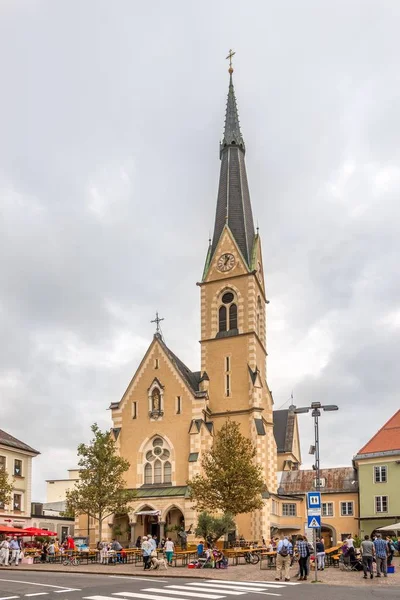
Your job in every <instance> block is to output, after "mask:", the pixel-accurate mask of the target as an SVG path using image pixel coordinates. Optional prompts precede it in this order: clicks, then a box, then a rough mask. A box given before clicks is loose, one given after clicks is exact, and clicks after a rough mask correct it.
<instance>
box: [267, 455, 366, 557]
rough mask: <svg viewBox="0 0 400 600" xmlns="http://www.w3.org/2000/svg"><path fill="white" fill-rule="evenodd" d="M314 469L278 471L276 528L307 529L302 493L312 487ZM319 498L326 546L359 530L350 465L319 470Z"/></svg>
mask: <svg viewBox="0 0 400 600" xmlns="http://www.w3.org/2000/svg"><path fill="white" fill-rule="evenodd" d="M315 486H316V477H315V471H313V470H304V471H285V472H283V473H282V474H281V480H280V485H279V489H278V496H277V497H276V498H275V500H274V507H273V513H274V515H275V516H276V528H277V529H276V530H277V531H279V530H284V531H285V533H287V534H289V535H295V534H300V533H301V534H302V533H304V531H306V530H307V500H306V494H307V492H309V491H312V490H315V489H316V488H315ZM320 491H321V502H322V514H321V524H322V528H321V536H322V537H323V538H324V541H325V547H326V548H329V547H330V546H332V545H335V544H336V542H340V541H341V540H343V539H345V538H346V537H347V536H348V535H349V534H351V535H353V536H354V535H358V532H359V502H358V477H357V472H356V471H355V469H353V468H352V467H336V468H332V469H322V470H321V471H320Z"/></svg>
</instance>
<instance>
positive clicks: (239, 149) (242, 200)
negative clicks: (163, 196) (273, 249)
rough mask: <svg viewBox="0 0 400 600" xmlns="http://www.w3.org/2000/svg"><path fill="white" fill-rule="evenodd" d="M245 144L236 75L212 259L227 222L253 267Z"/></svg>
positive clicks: (230, 94)
mask: <svg viewBox="0 0 400 600" xmlns="http://www.w3.org/2000/svg"><path fill="white" fill-rule="evenodd" d="M244 153H245V145H244V141H243V137H242V134H241V132H240V126H239V117H238V111H237V106H236V98H235V91H234V88H233V82H232V74H231V77H230V83H229V92H228V102H227V108H226V117H225V131H224V137H223V140H222V143H221V154H220V156H221V171H220V178H219V189H218V198H217V210H216V214H215V225H214V235H213V239H212V244H211V252H210V253H209V256H210V258H209V260H211V257H212V255H213V254H214V252H215V249H216V247H217V244H218V241H219V239H220V237H221V234H222V231H223V229H224V226H225V225H227V226H228V227H229V229H230V230H231V232H232V234H233V237H234V238H235V240H236V243H237V245H238V246H239V249H240V251H241V253H242V255H243V258H244V259H245V261H246V262H247V265H248V266H249V267H250V262H251V257H252V248H253V243H254V222H253V213H252V210H251V202H250V192H249V186H248V183H247V174H246V165H245V161H244Z"/></svg>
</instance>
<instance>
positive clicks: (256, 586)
mask: <svg viewBox="0 0 400 600" xmlns="http://www.w3.org/2000/svg"><path fill="white" fill-rule="evenodd" d="M205 583H212V584H213V585H214V583H217V584H218V585H234V586H237V587H252V588H253V589H254V590H257V589H263V588H265V587H267V586H270V585H271V586H272V587H276V588H277V589H279V588H282V587H284V584H283V583H275V582H273V581H271V582H269V581H266V582H265V583H252V582H251V581H224V580H223V579H218V580H217V579H207V581H206V582H205Z"/></svg>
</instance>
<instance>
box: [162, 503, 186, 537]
mask: <svg viewBox="0 0 400 600" xmlns="http://www.w3.org/2000/svg"><path fill="white" fill-rule="evenodd" d="M182 530H183V531H184V530H185V517H184V515H183V513H182V511H181V510H180V508H177V507H176V506H173V507H171V508H170V509H169V510H168V512H167V513H166V515H165V525H164V532H163V533H164V537H170V538H171V540H172V541H173V542H175V543H177V544H179V545H181V541H182V538H181V536H179V532H180V531H182Z"/></svg>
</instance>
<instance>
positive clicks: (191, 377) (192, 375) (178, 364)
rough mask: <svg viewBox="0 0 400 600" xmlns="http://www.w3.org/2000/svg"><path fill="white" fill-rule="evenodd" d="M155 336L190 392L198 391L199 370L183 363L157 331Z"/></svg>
mask: <svg viewBox="0 0 400 600" xmlns="http://www.w3.org/2000/svg"><path fill="white" fill-rule="evenodd" d="M155 337H157V339H158V341H159V342H160V344H161V345H162V347H163V348H164V350H165V352H166V354H167V355H168V357H169V359H170V360H171V362H172V363H173V364H174V365H175V368H176V369H177V371H179V373H180V374H181V375H182V377H183V379H184V380H185V381H186V383H187V384H188V386H189V388H190V389H191V390H192V392H193V393H194V394H195V393H196V392H199V391H200V389H199V384H200V381H201V371H191V370H190V369H189V367H187V366H186V365H185V363H183V362H182V361H181V360H180V359H179V358H178V357H177V356H176V354H174V353H173V352H172V350H170V349H169V348H168V346H167V345H166V343H165V342H164V340H163V339H162V337H161V335H160V334H159V333H156V334H155Z"/></svg>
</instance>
